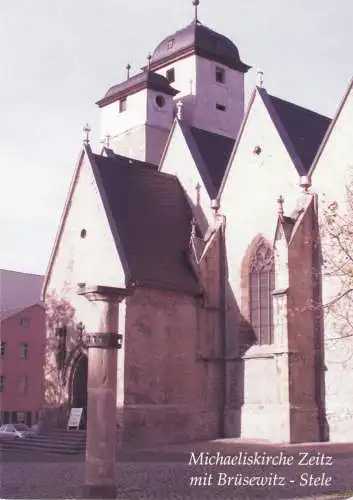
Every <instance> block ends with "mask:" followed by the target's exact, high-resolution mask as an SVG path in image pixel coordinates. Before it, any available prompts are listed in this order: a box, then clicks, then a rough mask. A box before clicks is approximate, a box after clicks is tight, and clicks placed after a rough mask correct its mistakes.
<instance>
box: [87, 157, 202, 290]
mask: <svg viewBox="0 0 353 500" xmlns="http://www.w3.org/2000/svg"><path fill="white" fill-rule="evenodd" d="M92 160H93V163H94V164H93V165H92V167H93V171H94V174H95V178H96V181H97V185H98V188H99V191H100V194H101V197H102V200H103V203H104V205H105V209H106V213H107V215H108V220H109V223H110V226H111V229H112V233H113V235H116V237H118V241H116V245H117V247H118V249H119V248H121V249H122V251H123V252H122V253H123V255H124V259H125V260H126V262H125V263H124V264H125V266H124V267H126V268H128V270H129V279H130V280H131V282H132V283H135V284H136V285H145V286H154V287H158V288H166V289H171V290H176V291H180V292H185V293H191V294H199V293H200V289H199V286H198V283H197V279H196V277H195V275H194V273H193V271H192V269H191V268H190V264H189V263H188V259H187V252H188V250H189V239H190V230H191V221H192V213H191V209H190V207H189V205H188V202H187V199H186V196H185V193H184V191H183V189H182V187H181V185H180V183H179V181H178V179H177V178H176V177H175V176H172V175H169V174H164V173H160V172H157V171H156V170H155V169H154V168H151V167H150V166H148V165H145V164H143V163H142V162H135V160H133V162H132V163H133V164H131V160H129V158H125V157H122V156H115V157H109V158H107V157H105V156H101V155H92Z"/></svg>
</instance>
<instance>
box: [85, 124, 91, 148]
mask: <svg viewBox="0 0 353 500" xmlns="http://www.w3.org/2000/svg"><path fill="white" fill-rule="evenodd" d="M83 131H84V133H85V134H86V135H85V138H84V139H83V142H84V143H85V144H89V141H90V137H89V134H90V132H91V127H90V126H89V124H88V123H86V125H85V126H84V127H83Z"/></svg>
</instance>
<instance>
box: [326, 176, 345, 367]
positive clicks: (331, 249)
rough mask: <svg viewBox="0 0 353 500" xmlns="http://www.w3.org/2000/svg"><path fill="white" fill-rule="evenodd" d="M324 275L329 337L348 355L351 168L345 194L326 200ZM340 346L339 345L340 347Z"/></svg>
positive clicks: (332, 343) (328, 340)
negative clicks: (336, 198)
mask: <svg viewBox="0 0 353 500" xmlns="http://www.w3.org/2000/svg"><path fill="white" fill-rule="evenodd" d="M320 237H321V251H322V258H323V267H322V278H323V285H324V290H325V292H326V293H325V295H326V297H325V300H324V305H323V308H324V315H325V323H326V330H327V333H326V340H327V342H329V344H330V346H331V347H332V348H335V345H336V343H338V344H339V346H340V347H339V348H340V349H342V341H343V340H345V339H347V342H345V344H344V345H345V347H344V350H345V355H346V358H347V359H350V358H352V356H353V342H352V343H350V342H348V338H350V337H353V175H352V170H350V171H349V175H348V180H347V183H346V186H345V196H344V198H343V199H342V200H339V201H329V202H326V203H324V206H323V211H322V214H321V220H320ZM337 348H338V347H337Z"/></svg>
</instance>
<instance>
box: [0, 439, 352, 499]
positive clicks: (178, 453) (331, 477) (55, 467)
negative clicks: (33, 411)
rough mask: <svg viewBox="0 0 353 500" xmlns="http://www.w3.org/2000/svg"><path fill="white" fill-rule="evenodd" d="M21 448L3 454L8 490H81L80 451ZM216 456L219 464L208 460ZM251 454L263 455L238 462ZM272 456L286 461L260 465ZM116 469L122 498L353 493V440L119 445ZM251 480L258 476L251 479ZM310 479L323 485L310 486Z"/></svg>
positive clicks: (55, 494)
mask: <svg viewBox="0 0 353 500" xmlns="http://www.w3.org/2000/svg"><path fill="white" fill-rule="evenodd" d="M201 452H204V455H200V453H201ZM207 452H208V453H207ZM217 452H218V453H219V454H218V455H217ZM241 452H242V455H241ZM281 452H282V454H281ZM12 453H13V452H12ZM191 453H194V455H191ZM305 454H307V455H305ZM14 455H15V454H14V453H13V455H12V457H10V456H7V457H6V456H5V455H4V456H3V457H2V458H3V461H2V464H1V491H0V496H1V498H28V499H30V498H31V499H32V498H58V499H59V498H63V499H64V498H65V499H69V498H70V499H71V498H75V499H80V498H82V495H81V487H82V484H83V480H84V463H83V461H82V460H81V461H79V460H80V458H79V457H76V458H73V457H70V458H67V457H66V458H65V459H62V458H61V459H60V460H61V461H60V462H58V457H57V456H50V455H46V456H44V455H41V454H40V453H36V454H34V455H33V456H32V460H29V457H28V455H27V458H26V460H25V461H23V460H24V459H23V458H21V456H16V457H15V456H14ZM226 456H232V457H235V458H234V459H233V465H225V464H223V465H222V464H221V463H220V462H221V460H222V458H221V457H223V460H226V459H225V457H226ZM200 457H201V458H200ZM210 457H213V458H212V459H211V462H212V460H213V461H214V462H213V463H212V465H211V464H207V460H208V459H209V458H210ZM214 457H216V458H214ZM217 457H218V458H217ZM251 457H252V460H253V461H255V462H258V463H257V464H256V463H255V464H253V465H246V464H245V465H244V464H243V465H237V464H235V463H234V462H235V461H236V460H238V461H239V458H240V459H241V460H250V459H251ZM266 457H269V458H268V460H269V461H271V460H274V461H275V462H276V460H277V462H281V463H280V464H279V465H276V464H268V465H266V464H265V465H263V464H262V465H261V463H259V462H261V460H263V459H265V460H266ZM216 460H218V462H217V463H215V461H216ZM228 460H230V459H228ZM201 461H203V464H201ZM209 461H210V460H208V462H209ZM195 462H196V464H195ZM300 462H303V463H300ZM308 463H311V465H309V464H308ZM116 477H117V487H118V498H119V499H121V500H122V499H128V500H130V499H131V500H152V499H158V500H169V499H171V500H174V499H175V500H176V499H183V500H189V499H190V500H193V499H195V500H203V499H205V500H207V499H216V498H220V499H238V498H239V499H287V498H288V499H289V498H291V499H295V498H301V499H302V500H304V499H308V498H312V499H322V500H323V499H325V500H326V499H333V500H338V499H340V498H348V497H349V496H350V495H353V445H352V444H350V445H348V444H347V445H346V444H342V445H316V446H313V445H301V446H270V445H268V444H266V443H262V444H261V443H254V442H252V443H251V442H247V443H245V442H240V441H238V440H222V441H213V442H207V443H194V444H188V445H179V446H169V447H160V448H157V449H153V450H151V449H150V450H140V451H135V452H129V453H128V452H124V453H120V454H119V458H118V463H117V469H116ZM251 478H253V479H251ZM251 480H252V481H253V482H254V483H255V484H253V485H252V486H249V485H246V482H247V481H251ZM310 481H311V482H315V481H316V486H311V487H310V486H309V482H310ZM325 484H326V486H325Z"/></svg>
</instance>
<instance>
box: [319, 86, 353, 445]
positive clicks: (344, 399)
mask: <svg viewBox="0 0 353 500" xmlns="http://www.w3.org/2000/svg"><path fill="white" fill-rule="evenodd" d="M352 123H353V90H351V91H350V93H349V95H348V96H347V100H346V102H345V105H344V107H343V108H342V110H341V113H340V115H339V116H338V119H337V121H336V124H335V126H334V128H333V130H332V132H331V134H330V136H329V138H328V141H327V143H326V146H325V148H324V150H323V152H322V155H321V156H320V158H319V160H318V163H317V165H316V168H315V169H314V171H313V173H312V183H313V189H314V190H315V191H316V192H317V193H318V200H319V210H320V218H321V214H322V210H323V209H324V208H325V207H326V206H327V204H328V203H330V202H332V201H336V202H337V203H338V205H339V210H340V212H341V213H342V214H343V213H344V212H345V211H346V208H347V207H346V202H345V186H346V184H347V180H348V179H349V177H350V175H352V174H353V170H352V167H353V150H352V144H353V129H352ZM327 251H330V247H329V246H326V245H324V253H325V252H327ZM324 258H325V255H324ZM324 272H325V271H324ZM340 289H341V285H340V280H339V279H337V278H329V277H327V276H324V278H323V302H324V304H327V303H329V302H330V301H331V300H332V299H333V298H335V297H337V293H338V292H339V291H340ZM346 308H347V303H346V302H345V301H341V302H340V303H338V305H337V313H334V314H332V313H328V314H327V312H326V313H325V314H324V331H325V360H326V367H327V371H326V413H327V418H328V424H329V431H330V439H331V440H335V441H347V440H349V439H350V440H351V439H353V402H352V397H351V395H352V391H353V361H352V360H353V358H352V356H353V338H352V337H346V338H344V339H341V340H337V338H339V337H340V336H341V335H342V328H345V327H346V326H347V324H346V322H345V320H344V319H343V320H342V324H341V322H340V321H339V317H338V316H337V314H342V315H343V317H345V316H346V314H347V313H348V311H347V310H346ZM349 310H351V308H350V307H349ZM342 381H344V383H342Z"/></svg>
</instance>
